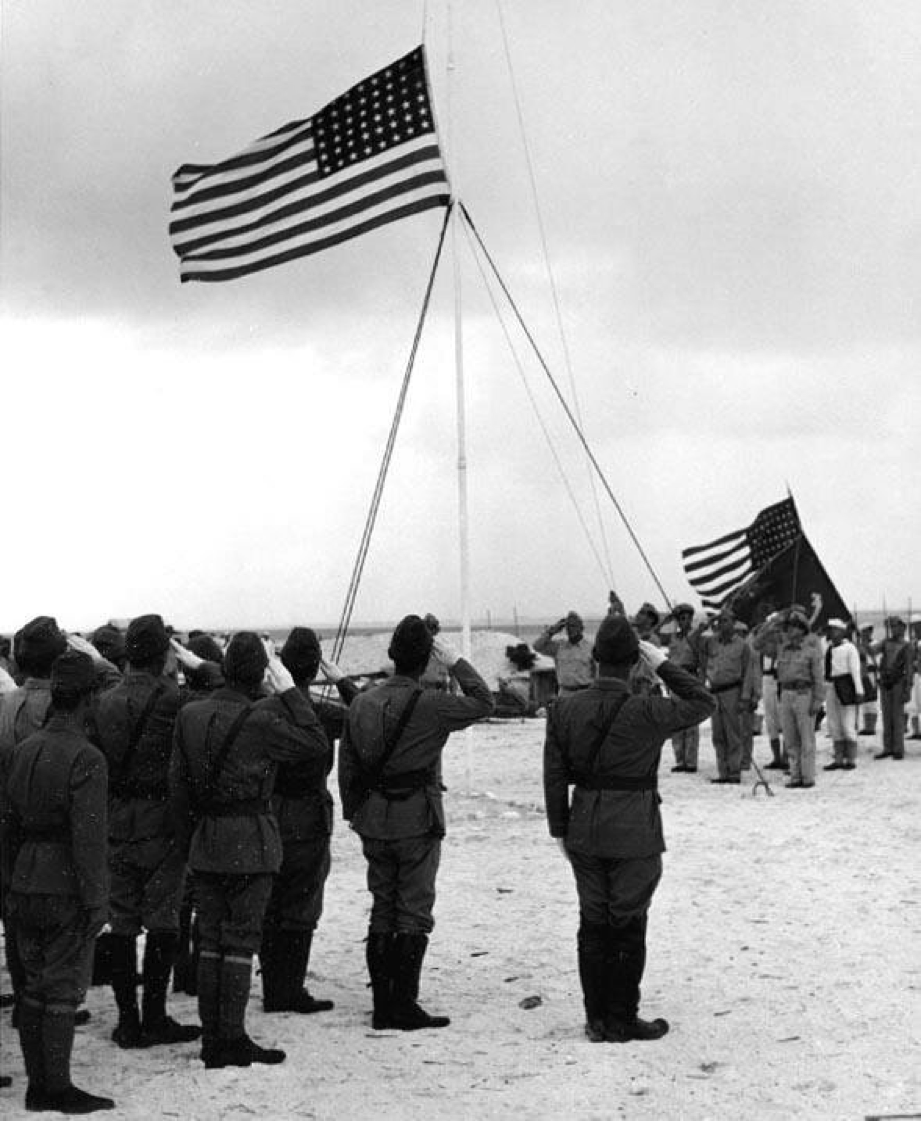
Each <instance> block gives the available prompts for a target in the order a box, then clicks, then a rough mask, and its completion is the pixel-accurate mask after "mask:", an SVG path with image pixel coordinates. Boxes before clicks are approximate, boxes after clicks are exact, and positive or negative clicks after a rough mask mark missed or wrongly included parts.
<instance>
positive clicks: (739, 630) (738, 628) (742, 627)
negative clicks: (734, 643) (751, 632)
mask: <svg viewBox="0 0 921 1121" xmlns="http://www.w3.org/2000/svg"><path fill="white" fill-rule="evenodd" d="M732 629H733V630H734V631H735V632H736V634H741V635H746V634H748V625H747V624H746V623H743V622H742V620H741V619H737V620H736V625H735V626H734V627H733V628H732Z"/></svg>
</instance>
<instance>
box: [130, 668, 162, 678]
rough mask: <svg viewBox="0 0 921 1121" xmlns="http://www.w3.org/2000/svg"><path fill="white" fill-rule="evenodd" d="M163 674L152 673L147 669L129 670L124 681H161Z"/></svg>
mask: <svg viewBox="0 0 921 1121" xmlns="http://www.w3.org/2000/svg"><path fill="white" fill-rule="evenodd" d="M163 676H164V675H163V674H157V673H150V672H149V671H148V670H146V669H132V670H129V671H128V672H127V673H126V674H125V676H124V678H123V680H125V681H159V680H160V678H161V677H163Z"/></svg>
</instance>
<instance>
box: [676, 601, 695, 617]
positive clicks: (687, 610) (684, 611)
mask: <svg viewBox="0 0 921 1121" xmlns="http://www.w3.org/2000/svg"><path fill="white" fill-rule="evenodd" d="M693 614H694V608H693V607H691V605H690V604H689V603H679V604H677V605H676V606H675V608H674V610H673V611H672V615H673V616H674V617H675V618H676V619H677V618H678V616H679V615H693Z"/></svg>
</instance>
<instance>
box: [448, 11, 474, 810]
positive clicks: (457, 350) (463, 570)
mask: <svg viewBox="0 0 921 1121" xmlns="http://www.w3.org/2000/svg"><path fill="white" fill-rule="evenodd" d="M454 71H455V64H454V11H453V6H452V5H451V3H450V0H449V2H448V82H447V85H448V95H447V102H448V152H449V155H450V158H451V189H452V192H453V195H454V198H455V199H457V198H459V197H460V187H459V184H460V156H459V155H458V145H457V144H456V143H455V132H454ZM458 209H459V208H457V207H455V208H454V214H453V215H452V220H451V250H452V256H453V263H454V382H455V399H456V407H457V522H458V542H459V564H460V609H461V652H462V654H463V656H464V657H465V658H466V660H467V661H468V662H469V661H471V660H472V659H471V647H472V642H471V635H470V533H469V519H468V510H467V403H466V395H465V392H464V329H463V290H462V286H461V269H460V255H459V239H458V236H457V223H458V220H459V214H458ZM465 740H466V745H465V747H466V750H465V767H464V772H465V775H464V777H465V783H466V788H467V793H468V794H469V793H470V790H471V767H472V756H473V728H468V729H467V732H466V736H465Z"/></svg>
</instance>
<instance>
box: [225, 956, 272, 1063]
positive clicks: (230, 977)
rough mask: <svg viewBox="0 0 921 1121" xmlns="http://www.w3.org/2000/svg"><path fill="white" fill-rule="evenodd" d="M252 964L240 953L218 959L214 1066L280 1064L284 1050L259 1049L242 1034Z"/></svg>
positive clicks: (250, 960) (244, 1031)
mask: <svg viewBox="0 0 921 1121" xmlns="http://www.w3.org/2000/svg"><path fill="white" fill-rule="evenodd" d="M252 973H253V962H252V958H251V957H249V956H244V955H243V954H225V955H224V957H223V958H222V959H221V995H220V1009H219V1015H218V1028H219V1031H220V1037H221V1038H220V1057H221V1062H220V1063H215V1064H214V1065H223V1066H238V1067H248V1066H250V1065H251V1064H252V1063H269V1064H274V1063H283V1062H284V1061H285V1053H284V1051H281V1050H279V1049H278V1048H274V1047H260V1046H259V1044H258V1043H255V1042H254V1041H253V1040H252V1039H250V1038H249V1036H248V1035H247V1034H246V1006H247V1004H248V1003H249V989H250V983H251V981H252Z"/></svg>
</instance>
